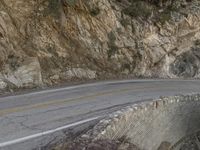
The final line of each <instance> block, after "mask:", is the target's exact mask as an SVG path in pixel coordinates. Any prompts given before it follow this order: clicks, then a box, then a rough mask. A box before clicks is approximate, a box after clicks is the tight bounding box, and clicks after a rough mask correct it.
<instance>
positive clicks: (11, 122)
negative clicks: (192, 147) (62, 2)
mask: <svg viewBox="0 0 200 150" xmlns="http://www.w3.org/2000/svg"><path fill="white" fill-rule="evenodd" d="M191 93H200V80H123V81H105V82H97V83H91V84H83V85H76V86H70V87H65V88H57V89H49V90H43V91H39V92H33V93H26V94H23V95H15V96H8V97H2V98H0V150H30V149H33V148H36V149H39V147H41V146H43V145H44V144H46V143H48V142H50V140H53V139H54V138H55V137H56V136H57V135H59V134H60V133H59V131H62V130H65V129H68V128H70V127H71V128H73V127H74V126H76V125H80V124H84V123H87V122H92V121H96V120H98V119H100V118H102V117H105V116H106V115H109V114H110V113H111V112H113V111H115V110H117V109H119V108H122V107H124V106H126V105H129V104H131V103H138V102H141V101H144V100H151V99H153V98H158V97H160V96H172V95H178V94H191ZM56 134H57V135H56ZM65 134H67V133H65ZM52 135H53V136H54V138H52ZM59 136H60V135H59ZM60 137H61V136H60Z"/></svg>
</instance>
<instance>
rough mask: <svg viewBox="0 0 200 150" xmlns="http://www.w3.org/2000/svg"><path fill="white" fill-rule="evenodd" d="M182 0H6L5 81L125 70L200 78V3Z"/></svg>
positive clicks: (0, 36) (1, 55) (2, 29)
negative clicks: (167, 0) (165, 3)
mask: <svg viewBox="0 0 200 150" xmlns="http://www.w3.org/2000/svg"><path fill="white" fill-rule="evenodd" d="M178 4H179V3H177V4H174V5H175V6H176V7H178V8H176V9H174V8H173V9H172V10H171V9H170V10H168V9H163V8H162V7H160V6H154V5H152V4H150V3H147V2H144V1H141V2H138V3H131V1H128V0H127V1H126V0H125V1H120V0H101V1H99V0H74V1H73V0H31V1H27V0H17V1H16V0H1V1H0V88H5V87H7V86H8V85H11V84H12V85H13V86H14V87H34V86H41V85H52V84H55V83H60V82H63V81H71V80H80V79H105V78H114V77H121V76H133V77H138V76H144V77H166V78H176V77H196V78H197V77H199V64H200V58H199V55H200V54H199V48H198V44H199V43H198V40H199V39H200V32H199V26H200V19H199V13H200V4H199V2H198V1H197V0H194V1H192V2H190V1H187V2H186V1H183V2H182V1H181V5H180V6H179V5H178ZM135 6H136V8H137V9H136V8H135ZM141 7H142V8H141ZM155 9H157V11H156V12H155V13H152V11H151V10H155ZM140 11H143V12H140ZM156 13H159V14H157V15H156ZM141 14H143V16H141ZM158 16H160V17H158Z"/></svg>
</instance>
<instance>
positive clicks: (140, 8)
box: [123, 1, 153, 18]
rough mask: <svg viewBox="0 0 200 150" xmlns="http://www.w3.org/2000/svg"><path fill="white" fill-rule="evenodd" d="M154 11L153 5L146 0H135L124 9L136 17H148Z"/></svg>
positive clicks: (126, 12) (124, 11)
mask: <svg viewBox="0 0 200 150" xmlns="http://www.w3.org/2000/svg"><path fill="white" fill-rule="evenodd" d="M152 11H153V7H152V6H151V5H149V4H148V3H146V2H144V1H135V2H133V3H132V4H131V5H130V6H129V7H127V8H125V9H124V10H123V13H124V14H126V15H129V16H131V17H135V18H139V17H142V18H148V17H149V16H150V15H151V13H152Z"/></svg>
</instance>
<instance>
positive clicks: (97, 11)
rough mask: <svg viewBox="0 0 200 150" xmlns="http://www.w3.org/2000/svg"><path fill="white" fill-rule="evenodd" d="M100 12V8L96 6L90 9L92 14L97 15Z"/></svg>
mask: <svg viewBox="0 0 200 150" xmlns="http://www.w3.org/2000/svg"><path fill="white" fill-rule="evenodd" d="M99 13H100V9H99V8H98V7H94V8H92V9H91V10H90V14H91V15H92V16H93V17H95V16H97V15H98V14H99Z"/></svg>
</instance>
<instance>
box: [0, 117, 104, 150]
mask: <svg viewBox="0 0 200 150" xmlns="http://www.w3.org/2000/svg"><path fill="white" fill-rule="evenodd" d="M100 117H101V116H98V117H93V118H89V119H85V120H81V121H78V122H75V123H72V124H68V125H66V126H62V127H58V128H56V129H52V130H48V131H44V132H41V133H37V134H33V135H29V136H26V137H22V138H18V139H15V140H11V141H7V142H3V143H0V148H3V147H6V146H10V145H13V144H17V143H21V142H24V141H27V140H31V139H34V138H38V137H41V136H45V135H49V134H52V133H55V132H57V131H61V130H64V129H67V128H70V127H74V126H77V125H80V124H83V123H87V122H89V121H93V120H97V119H99V118H100Z"/></svg>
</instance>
